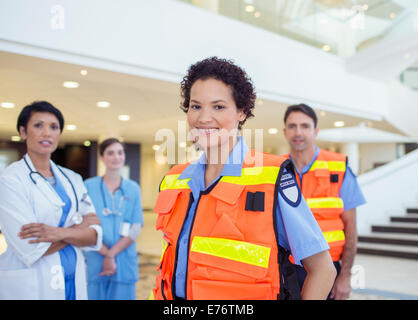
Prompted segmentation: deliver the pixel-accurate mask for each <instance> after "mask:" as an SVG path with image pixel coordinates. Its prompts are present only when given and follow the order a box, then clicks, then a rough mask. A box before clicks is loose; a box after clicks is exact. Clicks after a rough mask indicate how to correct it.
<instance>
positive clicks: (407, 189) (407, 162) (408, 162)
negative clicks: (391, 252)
mask: <svg viewBox="0 0 418 320" xmlns="http://www.w3.org/2000/svg"><path fill="white" fill-rule="evenodd" d="M417 179H418V150H416V151H413V152H410V153H408V154H407V155H405V156H403V157H402V158H400V159H398V160H395V161H392V162H391V163H388V164H387V165H384V166H382V167H379V168H377V169H375V170H372V171H370V172H367V173H365V174H362V175H360V176H359V177H358V181H359V184H360V187H361V189H362V191H363V194H364V196H365V198H366V200H367V203H366V204H365V205H362V206H360V207H358V208H357V228H358V232H359V234H366V233H370V231H371V229H370V227H371V225H372V224H386V223H388V222H389V218H390V216H393V215H404V214H405V213H406V211H405V209H406V208H407V207H416V206H417V205H418V184H417Z"/></svg>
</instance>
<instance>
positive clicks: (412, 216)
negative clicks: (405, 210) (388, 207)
mask: <svg viewBox="0 0 418 320" xmlns="http://www.w3.org/2000/svg"><path fill="white" fill-rule="evenodd" d="M390 221H391V222H407V223H418V214H416V213H409V214H408V215H407V216H393V217H390Z"/></svg>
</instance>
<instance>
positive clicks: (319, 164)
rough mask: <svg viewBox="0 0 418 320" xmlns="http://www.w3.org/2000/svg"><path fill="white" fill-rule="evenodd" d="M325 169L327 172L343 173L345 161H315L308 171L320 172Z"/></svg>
mask: <svg viewBox="0 0 418 320" xmlns="http://www.w3.org/2000/svg"><path fill="white" fill-rule="evenodd" d="M321 169H326V170H329V171H341V172H345V170H346V163H345V161H323V160H316V161H314V163H313V164H312V167H311V168H310V169H309V171H314V170H321Z"/></svg>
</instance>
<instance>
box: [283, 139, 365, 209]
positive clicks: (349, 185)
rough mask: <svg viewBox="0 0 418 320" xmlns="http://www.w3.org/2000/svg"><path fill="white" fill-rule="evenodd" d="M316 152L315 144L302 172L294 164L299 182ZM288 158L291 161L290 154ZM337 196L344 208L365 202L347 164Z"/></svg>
mask: <svg viewBox="0 0 418 320" xmlns="http://www.w3.org/2000/svg"><path fill="white" fill-rule="evenodd" d="M318 154H319V148H318V147H317V146H315V154H314V156H313V158H312V160H311V162H309V163H308V164H307V165H306V166H305V167H303V168H302V172H299V170H298V169H297V168H296V166H295V170H296V172H297V174H298V175H299V179H300V181H301V182H302V178H303V175H304V174H305V173H306V172H308V171H309V169H310V168H311V167H312V164H313V163H314V161H315V160H316V158H317V157H318ZM290 159H291V160H292V161H293V158H292V155H290ZM339 196H340V198H342V199H343V203H344V210H350V209H353V208H356V207H358V206H361V205H362V204H365V203H366V199H365V198H364V195H363V193H362V192H361V189H360V186H359V184H358V182H357V179H356V176H355V175H354V173H353V171H351V168H350V167H349V166H347V169H346V171H345V175H344V180H343V183H342V184H341V188H340V192H339Z"/></svg>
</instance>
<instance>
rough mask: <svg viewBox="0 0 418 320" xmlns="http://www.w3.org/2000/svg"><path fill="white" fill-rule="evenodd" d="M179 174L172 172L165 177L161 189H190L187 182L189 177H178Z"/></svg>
mask: <svg viewBox="0 0 418 320" xmlns="http://www.w3.org/2000/svg"><path fill="white" fill-rule="evenodd" d="M179 176H180V175H179V174H170V175H167V176H165V177H164V180H163V182H161V186H160V191H163V190H166V189H190V188H189V185H188V184H187V182H188V181H189V180H190V178H188V179H178V177H179Z"/></svg>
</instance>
